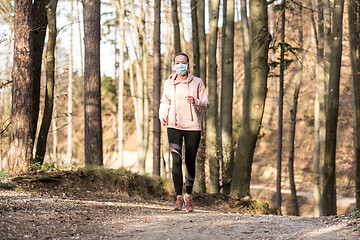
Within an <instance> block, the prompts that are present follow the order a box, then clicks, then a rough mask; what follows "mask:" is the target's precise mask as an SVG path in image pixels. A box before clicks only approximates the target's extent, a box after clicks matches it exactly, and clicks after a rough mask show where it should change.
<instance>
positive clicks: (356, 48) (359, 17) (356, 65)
mask: <svg viewBox="0 0 360 240" xmlns="http://www.w3.org/2000/svg"><path fill="white" fill-rule="evenodd" d="M348 14H349V42H350V60H351V73H352V85H353V102H354V153H355V154H354V155H355V171H356V177H355V192H356V208H357V209H360V55H359V54H356V53H359V52H360V40H359V35H360V27H359V26H360V0H349V1H348Z"/></svg>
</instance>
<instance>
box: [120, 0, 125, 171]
mask: <svg viewBox="0 0 360 240" xmlns="http://www.w3.org/2000/svg"><path fill="white" fill-rule="evenodd" d="M119 3H120V4H119V7H120V9H119V11H120V14H119V17H120V19H119V20H120V21H119V22H120V44H119V45H120V46H119V54H120V56H119V96H118V98H119V102H118V111H119V116H118V125H119V126H118V161H119V164H120V166H121V167H123V166H124V154H123V151H124V116H123V114H124V113H123V112H124V101H123V95H124V48H125V0H120V1H119Z"/></svg>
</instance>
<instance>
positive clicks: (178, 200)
mask: <svg viewBox="0 0 360 240" xmlns="http://www.w3.org/2000/svg"><path fill="white" fill-rule="evenodd" d="M183 207H184V201H183V198H182V196H181V195H178V196H177V197H176V203H175V206H174V209H173V211H181V210H182V209H183Z"/></svg>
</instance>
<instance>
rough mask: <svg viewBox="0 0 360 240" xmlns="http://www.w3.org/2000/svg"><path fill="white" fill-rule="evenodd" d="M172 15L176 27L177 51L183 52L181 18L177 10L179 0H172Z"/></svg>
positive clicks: (175, 42)
mask: <svg viewBox="0 0 360 240" xmlns="http://www.w3.org/2000/svg"><path fill="white" fill-rule="evenodd" d="M171 15H172V22H173V27H174V44H175V53H178V52H181V45H180V28H179V19H178V11H177V0H171Z"/></svg>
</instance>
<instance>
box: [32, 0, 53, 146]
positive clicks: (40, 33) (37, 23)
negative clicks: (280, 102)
mask: <svg viewBox="0 0 360 240" xmlns="http://www.w3.org/2000/svg"><path fill="white" fill-rule="evenodd" d="M49 1H50V0H42V1H41V0H35V1H33V4H32V15H31V16H32V19H33V29H34V30H33V31H32V32H31V37H32V40H33V48H32V52H33V53H32V58H33V62H34V63H35V64H34V66H33V120H32V124H33V129H34V131H33V133H32V134H33V136H32V138H31V139H33V140H34V141H35V136H36V130H37V124H38V118H39V109H40V83H41V66H42V64H41V63H42V60H43V52H44V44H45V42H44V41H45V36H46V27H47V25H48V20H47V14H46V6H47V5H48V3H49Z"/></svg>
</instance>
